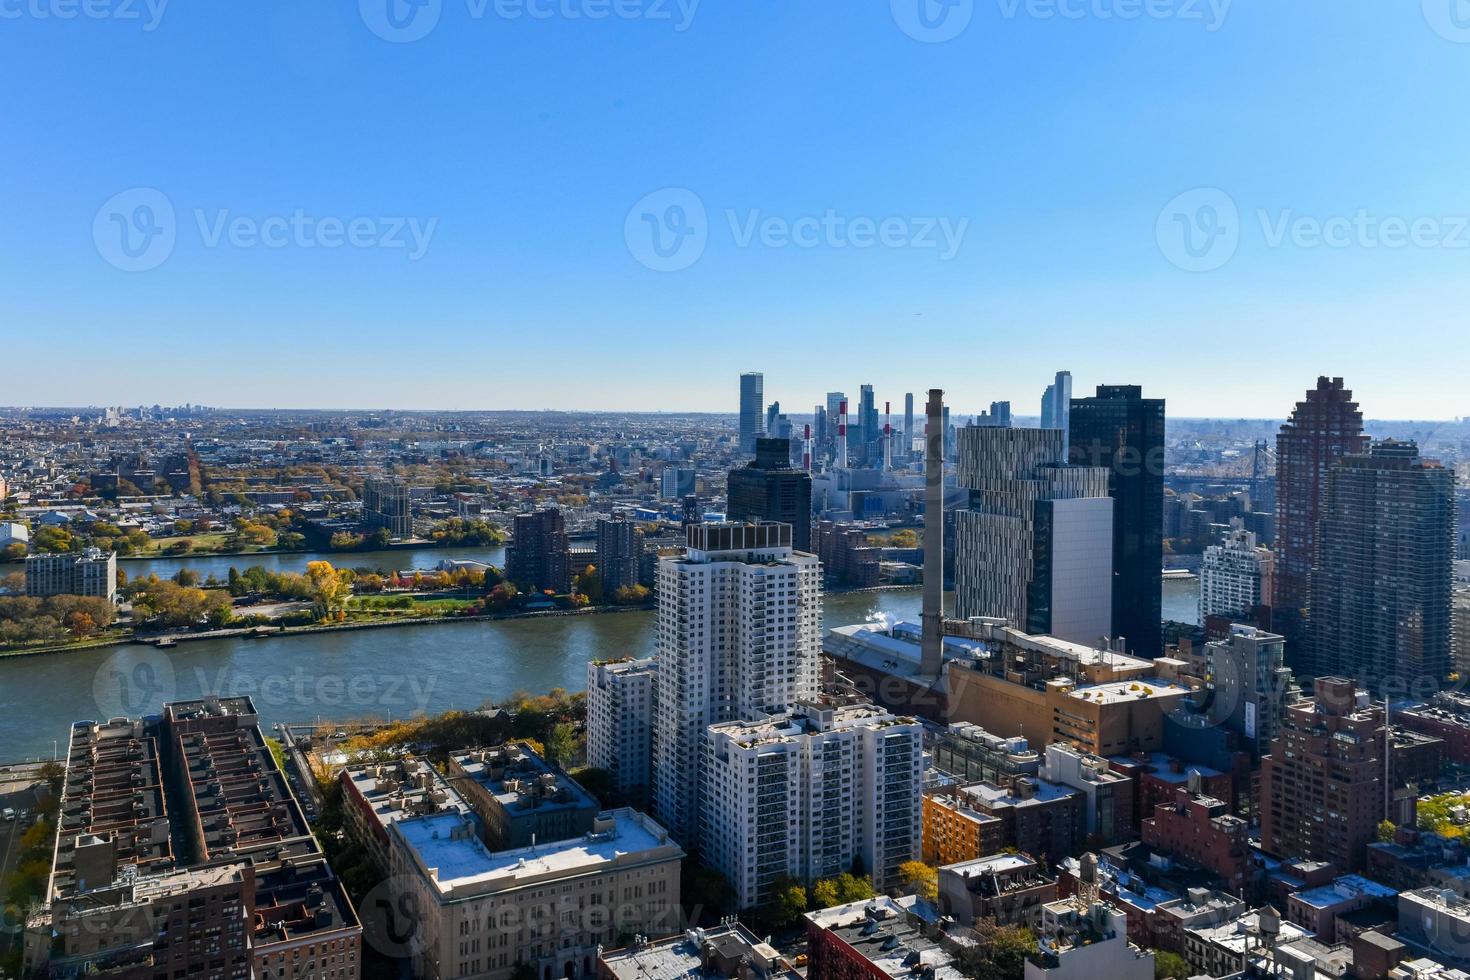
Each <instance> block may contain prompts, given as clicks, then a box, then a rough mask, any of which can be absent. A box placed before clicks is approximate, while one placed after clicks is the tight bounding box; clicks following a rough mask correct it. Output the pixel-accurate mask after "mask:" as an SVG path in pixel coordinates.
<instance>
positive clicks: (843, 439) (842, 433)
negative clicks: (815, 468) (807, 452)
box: [837, 398, 847, 470]
mask: <svg viewBox="0 0 1470 980" xmlns="http://www.w3.org/2000/svg"><path fill="white" fill-rule="evenodd" d="M837 420H838V421H837V468H838V469H839V470H845V469H847V399H846V398H844V399H842V402H841V405H840V407H839V408H838V410H837Z"/></svg>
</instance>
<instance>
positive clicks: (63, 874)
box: [51, 718, 174, 896]
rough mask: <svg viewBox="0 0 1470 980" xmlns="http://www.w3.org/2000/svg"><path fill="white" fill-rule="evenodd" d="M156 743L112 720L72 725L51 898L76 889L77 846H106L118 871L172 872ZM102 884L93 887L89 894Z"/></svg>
mask: <svg viewBox="0 0 1470 980" xmlns="http://www.w3.org/2000/svg"><path fill="white" fill-rule="evenodd" d="M161 773H162V770H161V767H160V764H159V756H158V743H157V740H156V739H154V738H153V737H152V736H151V735H150V734H148V733H147V732H146V731H145V729H144V727H143V723H142V722H137V721H129V720H128V719H125V718H123V719H115V720H113V721H109V722H103V723H101V724H98V723H95V722H90V721H85V722H77V723H76V724H75V725H73V726H72V729H71V741H70V744H69V745H68V747H67V760H66V777H65V781H64V783H63V784H62V791H61V802H60V812H59V818H58V820H59V828H58V843H57V849H56V862H55V865H54V867H53V869H52V879H51V889H52V893H53V895H56V896H65V895H68V894H70V893H71V892H72V891H73V890H74V889H75V888H76V886H77V880H76V872H75V866H74V863H73V862H74V857H75V853H76V844H77V841H78V840H81V839H84V838H99V839H108V840H111V841H112V842H113V845H114V847H115V849H116V855H117V865H118V867H119V868H124V867H128V866H136V867H137V868H138V869H139V872H140V873H142V874H145V875H147V874H154V873H159V872H163V871H166V870H168V869H169V868H171V867H172V866H173V863H174V854H173V847H172V844H171V841H170V836H169V812H168V805H167V801H166V799H165V796H164V789H163V783H162V774H161ZM99 884H107V883H106V882H94V883H92V885H93V887H96V886H97V885H99Z"/></svg>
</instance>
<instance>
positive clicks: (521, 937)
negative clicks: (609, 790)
mask: <svg viewBox="0 0 1470 980" xmlns="http://www.w3.org/2000/svg"><path fill="white" fill-rule="evenodd" d="M389 834H390V835H391V837H392V841H393V843H392V845H391V847H390V849H389V853H390V855H391V869H390V872H391V873H390V882H391V883H392V886H393V888H394V889H395V895H394V900H395V901H399V900H403V901H409V902H413V903H415V904H414V906H413V907H415V908H417V910H418V921H417V932H416V934H415V936H414V940H413V943H412V948H410V949H409V950H407V952H408V953H409V954H410V956H411V962H412V969H413V973H414V975H415V976H417V977H424V978H427V980H450V978H461V977H474V978H481V980H504V978H508V977H510V976H511V975H512V973H513V972H515V969H516V967H517V965H524V966H529V967H530V968H531V969H533V970H534V971H535V973H536V976H537V977H539V978H541V980H552V978H566V980H573V978H582V977H589V976H593V975H595V974H596V971H597V967H596V965H595V964H596V960H597V957H598V954H599V952H600V947H609V946H612V945H614V944H616V943H618V942H619V937H622V936H633V935H649V936H658V935H666V934H668V933H669V932H672V931H674V930H675V929H677V928H678V922H679V916H680V913H679V869H680V866H681V862H682V861H683V858H684V851H683V850H682V849H681V848H680V847H679V846H678V845H677V844H675V843H674V842H673V840H671V839H670V838H669V835H668V833H667V832H666V831H665V830H664V829H663V828H662V827H660V826H659V825H658V824H657V823H655V822H654V821H653V820H652V819H651V818H649V817H647V816H645V815H644V814H641V813H638V812H636V811H634V810H631V809H626V808H625V809H620V810H611V811H608V812H606V813H603V814H600V815H599V816H598V817H597V818H596V820H595V822H594V823H593V825H592V827H590V828H589V831H588V833H586V834H582V835H579V836H575V837H572V838H569V839H566V840H556V841H548V842H544V843H543V842H540V841H539V840H538V842H537V843H536V844H535V845H532V846H529V847H520V848H513V849H511V850H504V851H491V850H490V849H489V848H487V847H486V846H485V844H484V842H483V841H482V840H481V839H480V837H479V835H478V833H477V832H476V828H475V826H474V821H473V820H472V819H470V818H468V817H466V816H465V815H463V814H461V813H457V812H442V813H434V814H430V815H428V816H422V817H415V818H412V819H405V820H398V821H395V822H394V823H393V824H392V825H391V827H390V829H389Z"/></svg>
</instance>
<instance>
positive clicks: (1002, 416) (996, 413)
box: [975, 402, 1067, 458]
mask: <svg viewBox="0 0 1470 980" xmlns="http://www.w3.org/2000/svg"><path fill="white" fill-rule="evenodd" d="M975 424H976V425H978V426H981V427H985V428H992V429H1008V428H1010V427H1011V403H1010V402H991V403H990V411H988V412H981V413H980V414H979V415H977V416H975ZM1066 454H1067V449H1066V446H1065V445H1064V446H1063V447H1062V456H1063V457H1064V458H1065V457H1066Z"/></svg>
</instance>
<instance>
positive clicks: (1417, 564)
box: [1307, 439, 1455, 698]
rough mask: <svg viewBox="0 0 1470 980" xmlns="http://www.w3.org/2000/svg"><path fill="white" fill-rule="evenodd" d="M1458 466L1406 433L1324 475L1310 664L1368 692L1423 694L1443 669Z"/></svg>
mask: <svg viewBox="0 0 1470 980" xmlns="http://www.w3.org/2000/svg"><path fill="white" fill-rule="evenodd" d="M1454 557H1455V475H1454V473H1453V472H1452V471H1451V470H1448V469H1446V468H1445V467H1443V466H1440V465H1439V464H1438V463H1436V462H1434V461H1433V460H1426V459H1422V458H1421V457H1420V456H1419V448H1418V446H1416V445H1415V444H1414V443H1412V442H1396V441H1394V440H1392V439H1390V440H1387V441H1384V442H1378V443H1374V444H1373V446H1372V448H1370V449H1369V450H1368V452H1367V453H1362V454H1357V455H1352V456H1345V457H1343V459H1342V461H1341V462H1340V463H1338V464H1337V466H1336V467H1334V468H1333V470H1332V471H1331V472H1330V473H1329V474H1328V475H1327V491H1326V493H1325V494H1324V495H1323V497H1322V509H1321V515H1320V517H1319V519H1318V523H1317V557H1316V561H1314V562H1313V564H1312V577H1311V592H1310V605H1309V606H1308V607H1307V632H1308V637H1309V641H1310V642H1309V649H1310V650H1311V654H1312V656H1311V662H1310V666H1311V667H1312V668H1313V669H1314V670H1315V671H1316V673H1317V674H1319V675H1326V674H1333V675H1337V676H1342V677H1351V678H1353V679H1355V680H1356V681H1357V682H1358V683H1359V684H1360V685H1361V686H1363V687H1367V688H1368V689H1369V690H1371V691H1373V692H1374V693H1375V694H1384V693H1388V694H1389V695H1391V696H1393V697H1394V698H1401V697H1404V696H1406V695H1408V696H1414V697H1425V696H1427V695H1428V694H1429V693H1432V691H1433V690H1434V689H1436V688H1437V687H1438V686H1439V685H1440V684H1442V683H1444V681H1445V679H1446V678H1447V676H1448V675H1449V672H1450V616H1451V610H1452V589H1453V583H1454Z"/></svg>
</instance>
